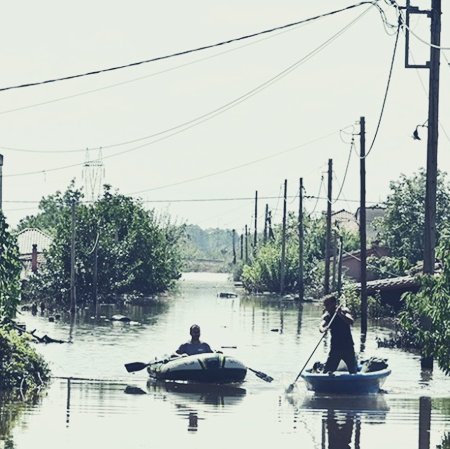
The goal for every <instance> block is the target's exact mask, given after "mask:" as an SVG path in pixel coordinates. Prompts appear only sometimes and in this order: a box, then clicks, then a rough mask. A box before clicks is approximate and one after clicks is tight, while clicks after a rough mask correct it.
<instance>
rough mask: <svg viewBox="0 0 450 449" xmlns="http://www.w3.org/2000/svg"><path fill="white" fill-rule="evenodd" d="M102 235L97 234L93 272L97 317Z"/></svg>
mask: <svg viewBox="0 0 450 449" xmlns="http://www.w3.org/2000/svg"><path fill="white" fill-rule="evenodd" d="M99 237H100V235H99V234H97V238H96V240H95V244H94V255H93V258H94V268H93V270H92V284H93V285H92V289H93V296H94V308H95V316H97V311H98V242H99Z"/></svg>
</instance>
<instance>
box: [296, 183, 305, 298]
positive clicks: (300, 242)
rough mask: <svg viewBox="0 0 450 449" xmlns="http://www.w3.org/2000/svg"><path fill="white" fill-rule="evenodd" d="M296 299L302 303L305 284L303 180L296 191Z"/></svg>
mask: <svg viewBox="0 0 450 449" xmlns="http://www.w3.org/2000/svg"><path fill="white" fill-rule="evenodd" d="M298 197H299V202H298V280H297V283H298V299H299V301H300V302H303V300H304V296H305V284H304V282H303V238H304V229H303V178H300V184H299V189H298Z"/></svg>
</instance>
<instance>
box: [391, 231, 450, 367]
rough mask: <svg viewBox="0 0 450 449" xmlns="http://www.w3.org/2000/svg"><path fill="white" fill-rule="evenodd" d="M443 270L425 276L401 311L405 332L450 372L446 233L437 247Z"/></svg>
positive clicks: (449, 255) (449, 239) (448, 247)
mask: <svg viewBox="0 0 450 449" xmlns="http://www.w3.org/2000/svg"><path fill="white" fill-rule="evenodd" d="M437 257H439V259H440V260H441V262H442V265H443V270H442V272H441V273H439V274H437V275H435V276H431V275H423V276H422V278H421V288H420V290H419V292H417V293H415V294H414V293H409V294H408V295H406V296H405V307H404V310H403V311H402V312H401V313H400V325H401V329H402V333H403V334H404V335H405V336H406V337H408V338H409V339H410V340H411V341H412V342H413V343H415V345H416V346H417V347H418V348H419V349H420V350H421V351H422V353H423V354H424V355H425V356H433V357H435V359H436V360H437V362H438V364H439V366H440V368H441V369H442V370H443V371H444V372H445V373H446V374H450V234H449V232H448V231H445V233H443V235H442V238H441V242H440V245H439V247H438V249H437Z"/></svg>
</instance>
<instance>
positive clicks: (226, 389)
mask: <svg viewBox="0 0 450 449" xmlns="http://www.w3.org/2000/svg"><path fill="white" fill-rule="evenodd" d="M147 391H148V392H149V393H156V394H161V393H165V392H168V393H171V395H172V397H173V398H174V400H181V401H182V402H184V403H191V404H192V403H195V402H201V403H204V404H207V405H213V406H228V405H233V404H236V403H237V402H239V401H240V400H241V399H242V398H243V397H244V396H245V395H246V390H245V388H242V387H240V386H239V385H230V384H226V385H225V384H223V385H221V384H203V383H187V382H186V383H184V382H169V381H166V382H164V381H156V380H152V379H150V380H148V382H147Z"/></svg>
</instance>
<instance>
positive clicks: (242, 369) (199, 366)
mask: <svg viewBox="0 0 450 449" xmlns="http://www.w3.org/2000/svg"><path fill="white" fill-rule="evenodd" d="M147 371H148V373H149V375H150V377H152V378H154V379H158V380H183V381H190V382H208V383H234V382H242V381H243V380H244V379H245V376H246V374H247V367H246V366H245V365H244V364H243V363H242V362H240V361H239V360H237V359H235V358H234V357H230V356H228V355H224V354H220V353H217V352H213V353H208V354H196V355H190V356H186V357H178V358H176V359H170V360H168V361H167V362H165V361H161V362H158V363H152V364H150V365H149V366H148V368H147Z"/></svg>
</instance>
